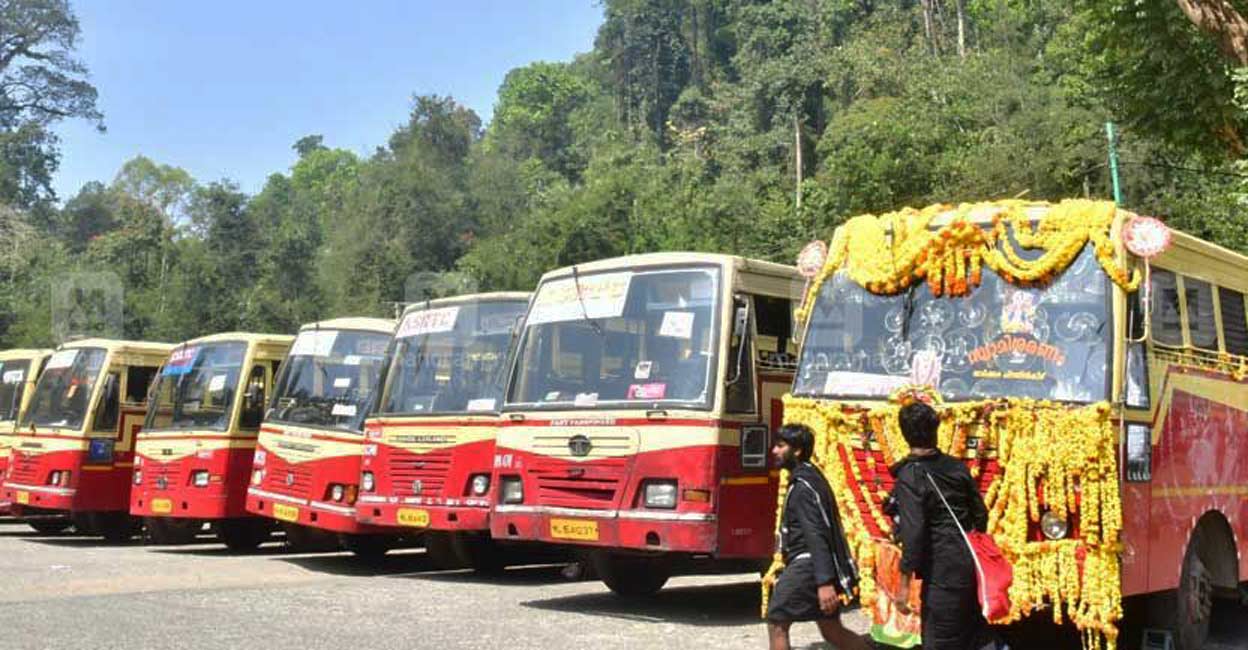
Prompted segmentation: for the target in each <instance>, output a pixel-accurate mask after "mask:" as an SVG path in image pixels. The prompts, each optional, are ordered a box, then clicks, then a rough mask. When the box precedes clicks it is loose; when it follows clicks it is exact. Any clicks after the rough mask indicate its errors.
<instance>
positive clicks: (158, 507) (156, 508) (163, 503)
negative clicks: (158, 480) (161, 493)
mask: <svg viewBox="0 0 1248 650" xmlns="http://www.w3.org/2000/svg"><path fill="white" fill-rule="evenodd" d="M152 512H155V513H157V514H168V513H170V512H173V502H172V501H170V500H169V499H152Z"/></svg>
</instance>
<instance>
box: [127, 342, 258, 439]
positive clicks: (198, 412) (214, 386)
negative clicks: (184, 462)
mask: <svg viewBox="0 0 1248 650" xmlns="http://www.w3.org/2000/svg"><path fill="white" fill-rule="evenodd" d="M246 354H247V344H246V343H243V342H241V341H230V342H221V343H199V344H193V345H186V346H182V347H179V348H178V349H176V350H174V351H173V352H172V353H171V354H170V355H169V360H168V361H166V362H165V366H164V368H162V369H161V371H160V378H159V379H158V380H157V381H158V383H157V385H156V393H155V399H154V400H153V401H152V403H151V404H150V406H149V407H148V410H147V421H146V422H145V423H144V425H143V428H144V429H147V430H154V431H159V430H183V429H200V430H207V431H225V430H226V429H228V428H229V427H230V422H231V421H232V420H233V417H234V402H235V400H234V395H235V393H236V392H237V390H236V389H237V388H238V380H239V376H240V374H241V373H242V368H243V358H244V357H245V356H246Z"/></svg>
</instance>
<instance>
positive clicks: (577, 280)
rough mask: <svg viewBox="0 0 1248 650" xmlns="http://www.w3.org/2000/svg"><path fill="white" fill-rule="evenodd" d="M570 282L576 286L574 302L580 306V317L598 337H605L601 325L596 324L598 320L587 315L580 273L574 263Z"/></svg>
mask: <svg viewBox="0 0 1248 650" xmlns="http://www.w3.org/2000/svg"><path fill="white" fill-rule="evenodd" d="M572 284H573V285H575V286H576V302H577V304H579V305H580V306H581V318H582V319H584V321H585V322H586V323H589V326H590V327H592V328H594V333H596V334H597V335H598V336H599V337H600V338H606V336H607V335H606V333H605V332H603V331H602V326H601V325H599V324H598V321H596V320H594V319H592V318H590V317H589V310H587V309H586V308H585V297H584V296H582V295H581V275H580V273H578V272H577V270H576V265H573V266H572Z"/></svg>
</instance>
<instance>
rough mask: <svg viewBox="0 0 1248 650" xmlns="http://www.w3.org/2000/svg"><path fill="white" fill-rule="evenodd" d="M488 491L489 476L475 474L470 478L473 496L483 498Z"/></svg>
mask: <svg viewBox="0 0 1248 650" xmlns="http://www.w3.org/2000/svg"><path fill="white" fill-rule="evenodd" d="M489 491H490V475H489V474H477V475H476V476H474V477H472V493H473V494H474V495H475V496H483V495H485V493H486V492H489Z"/></svg>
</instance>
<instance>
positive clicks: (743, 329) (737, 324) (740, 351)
mask: <svg viewBox="0 0 1248 650" xmlns="http://www.w3.org/2000/svg"><path fill="white" fill-rule="evenodd" d="M749 325H750V308H749V307H748V306H741V307H737V311H736V316H735V318H733V323H732V330H733V335H735V336H737V337H738V338H737V365H736V369H735V370H733V373H732V379H729V380H728V381H727V382H726V383H727V385H729V386H732V385H734V384H736V383H737V382H738V381H740V380H741V365H742V363H743V362H744V361H745V348H746V347H747V346H746V338H745V335H746V333H747V332H748V330H749Z"/></svg>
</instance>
